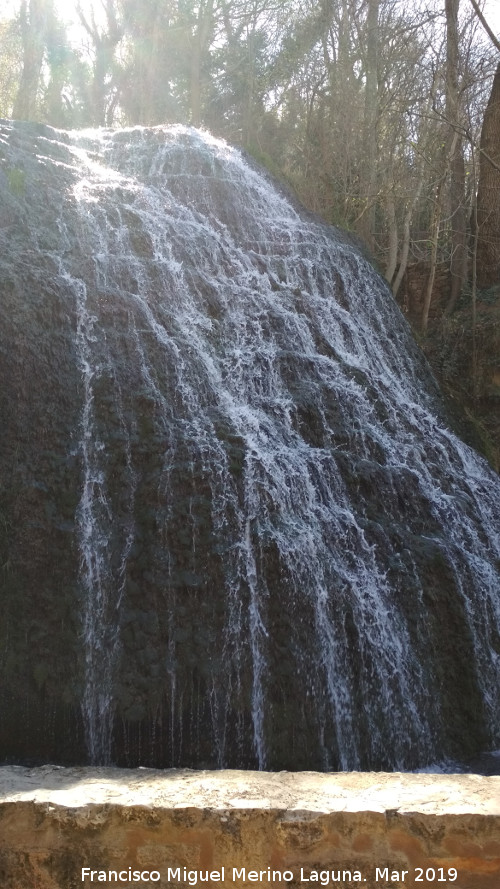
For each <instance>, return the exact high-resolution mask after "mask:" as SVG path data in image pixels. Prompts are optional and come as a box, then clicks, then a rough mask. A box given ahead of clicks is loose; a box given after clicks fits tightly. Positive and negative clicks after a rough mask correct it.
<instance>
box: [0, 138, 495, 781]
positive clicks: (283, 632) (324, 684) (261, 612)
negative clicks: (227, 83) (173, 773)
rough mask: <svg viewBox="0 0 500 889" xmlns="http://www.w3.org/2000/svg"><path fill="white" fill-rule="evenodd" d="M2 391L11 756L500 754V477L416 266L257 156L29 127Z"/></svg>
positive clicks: (8, 220)
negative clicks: (368, 242) (397, 298)
mask: <svg viewBox="0 0 500 889" xmlns="http://www.w3.org/2000/svg"><path fill="white" fill-rule="evenodd" d="M0 381H1V387H0V432H1V434H0V608H1V614H2V620H1V622H0V713H1V714H2V718H1V720H0V761H6V762H11V763H18V764H20V763H22V764H30V765H36V764H40V763H43V762H49V761H52V762H54V761H56V762H58V763H61V764H65V765H70V764H75V763H93V764H100V765H105V764H108V763H111V762H112V763H115V764H117V765H119V766H123V767H138V766H143V765H144V766H148V767H149V766H151V767H155V768H158V767H170V766H183V767H185V766H190V767H194V768H215V767H235V768H256V767H259V768H261V769H264V768H266V769H318V770H321V769H322V770H325V771H330V770H334V769H349V770H353V769H361V768H364V769H376V770H381V769H384V770H391V769H408V770H410V769H415V768H421V767H423V766H425V765H427V764H428V763H433V762H437V761H439V760H442V759H446V758H453V759H466V758H470V757H471V756H474V755H475V754H476V753H478V752H479V751H481V750H484V749H492V748H494V747H496V746H498V745H499V744H500V662H499V658H498V651H499V639H500V601H499V596H498V590H499V588H500V539H499V537H498V534H497V533H496V529H497V528H498V526H499V525H500V480H499V478H498V476H497V475H495V474H494V473H493V471H492V470H491V469H490V468H489V467H488V466H487V464H486V462H485V461H483V460H481V459H480V458H479V457H478V456H477V455H475V454H474V453H473V452H472V451H471V450H470V449H469V448H467V447H466V446H465V445H464V444H463V443H462V442H461V441H460V440H459V439H457V438H456V437H455V436H454V435H453V434H452V433H451V432H450V430H449V428H448V425H447V420H446V416H445V411H444V408H443V405H442V403H441V401H440V398H439V393H438V390H437V386H436V384H435V382H434V381H433V379H432V377H431V375H430V372H429V368H428V366H427V364H426V362H425V360H424V358H423V356H422V354H421V352H420V351H419V349H418V348H417V346H416V344H415V342H414V340H413V339H412V337H411V332H410V330H409V328H408V325H407V324H406V322H405V321H404V319H403V318H402V316H401V314H400V312H399V311H398V309H397V307H396V305H395V303H394V301H393V299H392V297H391V294H390V293H389V291H388V289H387V286H386V283H385V282H384V281H383V280H382V279H381V278H380V277H379V276H378V275H377V274H376V273H375V272H374V270H373V268H372V267H371V265H370V264H369V263H368V262H366V260H365V259H364V258H363V257H362V256H361V255H360V254H359V253H358V252H357V251H356V250H355V249H354V248H353V246H352V245H350V244H348V243H346V240H345V238H343V237H339V236H338V233H336V232H335V230H334V229H332V228H330V227H327V226H325V225H324V224H323V223H321V222H319V221H318V220H316V219H314V218H313V217H311V216H310V214H304V213H303V212H302V211H299V210H298V209H297V208H296V207H295V206H294V205H292V204H291V203H290V201H289V200H288V198H286V197H285V196H284V195H283V194H282V193H281V192H280V190H279V189H276V187H275V186H274V185H273V183H271V182H270V181H269V180H268V179H267V178H266V176H265V175H263V174H262V173H261V172H259V171H257V170H255V169H254V168H253V166H251V165H249V164H248V163H247V162H246V161H245V160H244V159H243V158H242V157H241V156H240V155H239V154H238V152H236V151H235V150H234V149H231V148H230V147H229V146H227V145H226V144H225V143H222V142H219V141H217V140H215V139H213V138H212V137H210V136H209V135H208V134H200V133H197V132H196V131H193V130H187V129H184V128H178V127H177V128H176V127H174V128H163V127H159V128H154V129H142V128H137V129H132V130H125V131H104V130H102V131H96V132H95V133H89V132H82V133H76V132H73V133H64V132H61V131H56V130H52V129H50V128H49V127H42V126H37V125H34V124H22V123H12V122H6V121H4V122H0ZM457 676H460V683H457V681H456V677H457Z"/></svg>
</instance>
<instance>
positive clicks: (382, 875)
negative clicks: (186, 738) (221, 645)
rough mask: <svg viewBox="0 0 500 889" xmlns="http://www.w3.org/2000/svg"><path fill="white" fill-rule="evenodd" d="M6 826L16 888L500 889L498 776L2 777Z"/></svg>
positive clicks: (100, 772) (1, 834) (91, 773)
mask: <svg viewBox="0 0 500 889" xmlns="http://www.w3.org/2000/svg"><path fill="white" fill-rule="evenodd" d="M0 826H1V830H0V879H1V882H2V886H3V887H6V889H7V887H9V889H14V887H15V889H33V887H37V889H77V887H80V886H91V885H94V886H95V885H110V884H111V885H114V886H116V885H126V886H134V885H138V886H143V887H144V886H147V885H151V884H153V885H156V886H160V887H163V889H177V887H187V886H190V885H198V886H200V885H201V886H203V885H205V886H207V885H208V886H212V887H214V886H223V887H227V889H246V887H250V886H256V885H257V886H261V887H270V886H276V885H281V886H289V887H302V889H310V887H311V886H319V885H328V886H330V887H331V886H333V887H334V889H349V887H352V886H356V885H358V886H359V885H363V886H366V887H367V889H419V887H420V886H426V887H429V886H434V885H441V886H451V885H453V886H457V887H460V889H498V885H499V884H500V778H482V777H480V776H478V775H467V776H465V775H446V776H443V775H440V776H438V775H401V774H390V775H384V774H381V773H379V774H366V773H365V774H359V773H358V774H356V773H351V774H337V775H319V774H315V773H312V772H305V773H295V774H292V773H283V772H282V773H279V774H268V773H267V774H266V773H256V772H230V771H221V772H191V771H189V770H181V771H176V770H171V771H167V772H157V771H150V770H140V771H120V770H112V769H60V768H54V767H53V766H47V767H44V768H41V769H33V770H27V769H23V768H19V767H4V768H2V769H0ZM85 868H87V869H88V870H84V869H85ZM129 869H130V872H131V874H132V879H131V880H129V879H128V873H129ZM92 871H93V872H94V876H93V878H92ZM109 871H112V872H114V871H116V872H117V874H118V875H120V874H121V875H122V876H121V879H120V878H118V879H115V878H114V877H111V878H109ZM134 872H139V873H140V874H143V875H144V874H145V876H144V879H142V880H141V879H136V878H134V876H133V874H134ZM207 872H208V877H209V879H208V880H206V876H207ZM255 872H257V876H256V874H255ZM273 872H274V874H273ZM99 873H100V874H101V877H100V880H99ZM103 873H104V875H105V877H106V880H104V879H103V876H102V875H103ZM210 874H211V875H212V876H211V878H210ZM315 875H317V876H315Z"/></svg>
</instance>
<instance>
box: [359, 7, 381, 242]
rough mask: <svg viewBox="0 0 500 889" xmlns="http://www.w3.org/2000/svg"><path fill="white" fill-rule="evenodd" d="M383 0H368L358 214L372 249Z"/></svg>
mask: <svg viewBox="0 0 500 889" xmlns="http://www.w3.org/2000/svg"><path fill="white" fill-rule="evenodd" d="M379 9H380V0H368V14H367V18H366V27H367V39H366V86H365V113H364V126H363V131H364V132H363V148H364V158H363V164H364V174H363V175H362V176H361V187H362V189H363V191H364V194H363V193H362V194H361V196H360V197H361V200H362V202H363V203H364V205H365V210H364V212H363V213H362V214H361V215H360V217H359V223H358V232H359V234H360V235H361V237H362V238H363V239H364V240H365V241H366V243H367V245H368V247H369V248H370V250H372V251H373V250H374V247H375V214H376V191H377V123H378V54H379V37H380V35H379Z"/></svg>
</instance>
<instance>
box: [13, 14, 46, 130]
mask: <svg viewBox="0 0 500 889" xmlns="http://www.w3.org/2000/svg"><path fill="white" fill-rule="evenodd" d="M48 16H49V3H48V2H47V0H23V3H22V4H21V10H20V24H21V41H22V45H23V70H22V73H21V80H20V83H19V89H18V91H17V96H16V99H15V102H14V108H13V111H12V116H13V117H14V118H15V119H16V120H34V119H35V118H36V106H37V94H38V86H39V84H40V74H41V71H42V63H43V55H44V52H45V44H46V32H47V20H48Z"/></svg>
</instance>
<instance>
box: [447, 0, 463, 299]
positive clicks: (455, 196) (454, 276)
mask: <svg viewBox="0 0 500 889" xmlns="http://www.w3.org/2000/svg"><path fill="white" fill-rule="evenodd" d="M459 5H460V0H445V11H446V119H447V121H448V125H449V127H450V128H451V130H452V132H454V133H456V134H457V139H456V141H455V149H454V151H453V156H452V157H451V158H450V190H449V217H450V225H451V233H450V234H451V260H450V293H449V300H448V305H447V311H448V312H449V311H451V310H452V308H453V307H454V305H455V303H456V301H457V299H458V298H459V296H460V294H461V292H462V288H463V285H464V281H465V276H466V272H467V220H466V212H465V203H464V201H465V164H464V155H463V145H462V139H461V137H460V136H458V132H459V131H460V129H461V121H460V104H459V82H458V80H459V39H458V8H459Z"/></svg>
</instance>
